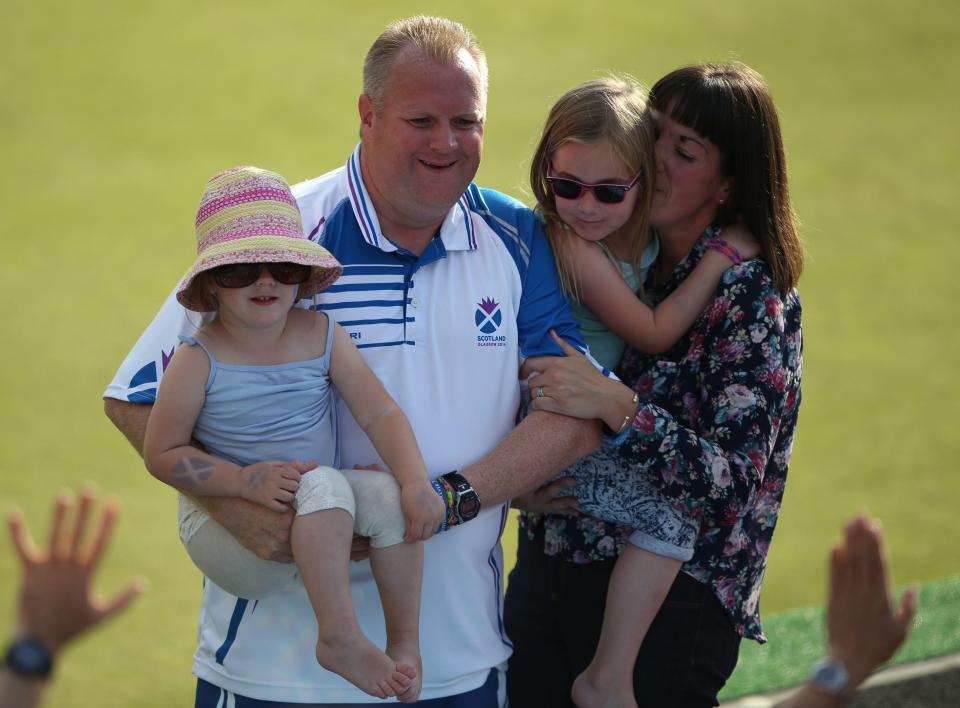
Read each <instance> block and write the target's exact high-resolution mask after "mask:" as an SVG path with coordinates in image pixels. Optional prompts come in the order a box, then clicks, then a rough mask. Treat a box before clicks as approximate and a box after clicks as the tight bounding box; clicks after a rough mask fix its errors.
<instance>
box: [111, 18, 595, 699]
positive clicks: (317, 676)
mask: <svg viewBox="0 0 960 708" xmlns="http://www.w3.org/2000/svg"><path fill="white" fill-rule="evenodd" d="M363 80H364V85H363V94H362V95H361V96H360V99H359V113H360V121H361V143H360V144H359V145H358V146H357V147H356V148H355V150H354V151H353V153H352V154H351V155H350V156H349V158H348V159H347V162H346V165H345V166H343V167H341V168H339V169H336V170H334V171H332V172H329V173H327V174H325V175H323V176H321V177H318V178H316V179H313V180H310V181H308V182H304V183H302V184H300V185H297V186H296V187H294V194H295V196H296V197H297V201H298V204H299V207H300V211H301V214H302V216H303V222H304V229H305V231H306V232H307V235H308V236H309V237H310V238H311V239H313V240H316V241H319V242H321V243H323V245H324V246H326V247H327V248H328V249H329V250H330V251H331V252H332V253H333V254H334V255H335V256H336V257H337V259H339V260H340V262H341V263H342V264H343V265H344V273H343V277H342V278H341V279H340V280H339V281H337V283H336V284H335V285H334V286H333V287H331V288H330V289H328V290H327V291H325V292H323V293H321V294H319V295H318V296H316V297H315V298H313V299H312V300H309V301H301V302H300V303H299V305H300V306H305V307H312V308H314V309H320V310H323V311H324V312H326V313H327V314H328V315H329V316H331V317H333V318H334V319H335V320H337V321H338V322H339V323H340V325H341V326H342V327H343V328H344V329H345V330H346V331H347V332H348V333H349V334H350V336H351V337H352V338H353V340H354V342H355V343H356V344H357V346H358V348H359V349H360V351H361V352H362V353H363V355H364V358H365V359H366V361H367V363H368V364H369V365H370V366H371V368H372V369H373V370H374V372H375V373H376V374H377V376H379V377H380V379H381V380H382V381H383V383H384V385H385V386H386V388H387V389H388V390H389V391H390V393H391V394H392V395H393V396H394V397H395V398H396V400H397V401H398V402H399V404H400V406H401V407H402V408H403V410H404V411H405V412H406V414H407V416H408V417H409V419H410V422H411V424H412V425H413V429H414V432H415V433H416V436H417V440H418V441H419V443H420V446H421V449H422V451H423V455H424V458H425V460H426V461H427V465H428V468H429V470H430V473H431V476H433V477H438V482H437V484H436V485H435V486H437V487H438V491H441V492H443V491H444V490H446V491H449V492H450V493H449V494H447V495H446V500H447V503H448V507H449V512H448V520H449V522H450V528H449V529H448V530H446V531H445V532H443V533H439V534H437V535H436V536H434V537H433V538H432V539H430V540H429V541H428V542H427V543H426V546H425V564H424V582H423V608H422V613H421V650H422V655H423V692H422V694H421V701H420V705H426V706H436V707H441V706H442V707H443V708H495V707H500V706H503V705H504V702H505V685H504V683H505V682H504V680H503V676H502V667H503V666H504V665H505V662H506V659H507V657H508V656H509V654H510V649H511V646H510V642H509V640H508V639H507V637H506V635H505V634H504V631H503V623H502V582H503V573H502V570H503V559H502V553H501V550H500V544H499V538H500V533H501V531H502V529H503V524H504V522H505V520H506V514H507V504H506V502H507V501H508V500H509V498H510V497H511V496H513V495H515V494H519V493H521V492H523V491H525V490H527V489H530V488H533V487H535V486H537V485H538V484H539V483H541V482H542V481H544V480H545V479H547V478H548V477H550V476H551V475H552V474H554V473H555V472H557V471H559V470H562V469H564V468H565V467H566V466H567V465H568V464H570V463H572V462H573V461H574V460H576V459H578V458H579V457H581V456H582V455H584V454H586V453H588V452H590V451H592V450H593V449H594V448H595V447H596V446H597V445H598V443H599V437H600V436H599V430H598V428H597V426H596V425H595V424H594V423H593V422H584V421H580V420H575V419H572V418H565V417H562V416H557V415H554V414H551V413H546V412H542V411H537V412H534V413H532V414H531V415H529V416H528V417H527V418H525V419H524V420H523V421H522V422H521V423H520V424H516V417H517V412H518V410H519V406H520V387H519V382H518V379H517V372H518V368H519V365H520V363H521V361H522V359H523V358H524V357H528V356H535V355H538V354H544V353H553V354H556V353H559V350H558V349H557V348H556V346H555V344H554V343H553V342H552V341H551V339H550V336H549V331H550V330H551V329H553V330H555V331H556V332H557V333H558V334H560V335H561V336H563V337H565V338H566V339H567V340H568V341H571V342H572V343H574V344H576V345H578V346H580V347H581V348H582V344H581V343H580V340H579V334H578V332H577V329H576V325H575V324H574V321H573V319H572V317H571V315H570V313H569V312H568V310H567V307H566V305H565V302H564V299H563V297H562V295H561V292H560V289H559V286H558V283H557V278H556V273H555V272H554V267H553V260H552V256H551V253H550V250H549V247H548V245H547V243H546V239H545V238H544V237H543V235H542V233H541V232H540V230H539V227H538V225H537V222H536V220H535V218H534V216H533V214H532V213H531V212H530V211H529V210H528V209H526V208H524V207H523V206H522V205H520V204H519V203H517V202H516V201H514V200H512V199H510V198H508V197H505V196H503V195H501V194H498V193H496V192H493V191H491V190H485V189H480V188H478V187H476V186H475V185H472V184H471V180H472V179H473V177H474V175H475V174H476V171H477V168H478V166H479V164H480V156H481V150H482V145H483V127H484V119H485V115H486V97H487V96H486V93H487V92H486V87H487V66H486V60H485V57H484V55H483V51H482V49H481V48H480V46H479V45H478V44H477V42H476V39H475V38H474V37H473V35H472V34H471V33H470V32H469V31H468V30H467V29H466V28H464V27H463V26H461V25H459V24H456V23H453V22H450V21H448V20H444V19H441V18H425V17H416V18H411V19H408V20H403V21H399V22H397V23H394V24H393V25H391V26H390V27H389V28H388V29H387V30H386V31H384V32H383V34H381V35H380V37H379V38H378V39H377V41H376V42H375V43H374V45H373V46H372V47H371V49H370V51H369V52H368V54H367V58H366V61H365V63H364V79H363ZM198 324H199V323H198V322H197V321H196V318H192V320H191V319H188V318H187V317H186V316H185V313H184V311H183V310H182V308H180V307H179V305H177V303H176V301H175V300H174V299H173V298H172V297H171V298H169V299H168V300H167V302H166V303H165V304H164V306H163V308H162V309H161V311H160V313H159V314H158V315H157V317H156V318H155V320H154V321H153V323H152V324H151V325H150V326H149V327H148V329H147V331H146V332H145V333H144V335H143V336H142V337H141V338H140V340H139V341H138V342H137V344H136V346H135V347H134V349H133V351H132V352H131V353H130V354H129V355H128V356H127V359H126V360H125V361H124V363H123V365H122V366H121V368H120V370H119V371H118V373H117V375H116V377H115V379H114V381H113V383H112V384H111V385H110V387H109V388H108V389H107V391H106V393H105V398H106V405H105V408H106V411H107V414H108V415H109V416H110V418H111V420H113V422H114V423H115V424H116V425H117V427H118V428H120V429H121V431H123V432H124V434H125V435H126V436H127V437H128V439H130V441H131V442H132V443H133V444H134V446H135V447H136V448H137V449H138V450H140V449H141V446H142V440H143V430H144V427H145V422H146V418H147V416H148V415H149V404H151V403H152V402H153V396H154V395H155V392H156V387H157V383H158V381H159V378H160V377H161V376H162V371H163V368H164V366H165V364H166V362H167V361H168V360H169V357H170V356H171V355H172V351H173V349H174V347H175V346H176V341H177V339H176V338H177V335H179V334H182V333H188V332H192V331H193V330H194V329H195V328H196V327H197V325H198ZM145 404H146V405H145ZM339 417H340V421H341V424H340V434H339V437H340V446H341V451H340V454H341V462H342V464H343V466H344V467H345V468H350V467H352V466H353V465H355V464H369V463H372V462H376V461H377V460H378V458H377V456H376V453H375V451H374V450H373V448H372V446H371V445H370V442H369V441H368V440H367V438H366V436H365V435H364V434H363V433H362V431H360V430H359V428H358V426H357V424H356V422H355V421H354V420H353V418H352V416H351V415H350V412H349V411H348V410H347V409H346V407H345V406H343V405H342V403H341V405H340V408H339ZM441 496H444V495H443V494H441ZM202 503H203V504H204V505H205V506H207V508H208V509H209V511H210V513H211V515H212V516H213V517H214V518H215V519H217V520H218V521H219V522H220V523H221V524H223V525H224V526H226V527H227V528H228V529H229V530H230V531H231V532H232V533H233V534H234V535H235V536H236V537H237V538H238V539H239V540H240V541H241V542H242V543H243V544H244V545H246V546H248V547H249V548H251V550H253V551H255V552H256V553H258V554H259V555H261V556H262V557H265V558H270V559H273V560H278V561H290V560H291V558H290V550H289V544H288V542H287V539H288V534H289V526H290V522H291V516H290V515H289V514H275V513H273V512H270V511H268V510H266V509H265V508H263V507H257V506H253V505H252V504H250V503H248V502H245V501H243V500H239V499H226V498H217V497H207V498H205V499H203V500H202ZM478 510H479V513H478ZM466 522H469V523H466ZM351 588H352V593H353V601H354V605H355V607H356V610H357V614H358V619H359V621H360V624H361V627H362V628H363V631H364V632H365V633H366V634H367V636H369V637H370V638H371V639H372V640H373V641H374V642H376V643H379V644H380V645H381V646H383V644H384V641H385V637H384V628H383V616H382V611H381V608H380V602H379V598H378V596H377V592H376V587H375V584H374V583H373V580H372V576H371V573H370V567H369V564H368V563H366V562H359V563H354V564H352V569H351ZM315 639H316V626H315V621H314V619H313V613H312V610H311V608H310V604H309V601H308V599H307V596H306V593H305V592H304V590H303V588H302V587H298V588H296V589H294V590H291V591H289V592H285V593H281V594H279V595H275V596H272V597H270V598H267V599H266V600H261V601H259V602H256V603H254V602H249V601H247V600H245V599H242V598H237V597H234V596H232V595H229V594H227V593H226V592H224V591H223V590H222V589H220V588H218V587H217V586H216V585H214V584H213V583H211V582H209V581H207V582H206V583H205V586H204V591H203V600H202V608H201V614H200V631H199V647H198V649H197V652H196V654H195V656H194V666H193V668H194V673H195V674H196V675H197V677H198V688H197V700H196V705H197V706H200V707H203V708H206V706H221V705H222V706H232V705H236V706H270V705H275V704H276V703H300V704H311V703H313V704H325V705H328V704H337V703H342V704H354V705H355V704H366V703H370V704H372V703H373V701H372V700H371V698H370V696H367V695H366V694H364V693H362V692H360V691H359V690H358V689H356V688H355V687H353V686H352V685H351V684H349V683H347V682H346V681H345V680H344V679H342V678H340V677H339V676H337V675H335V674H331V673H329V672H326V671H324V670H323V669H322V668H321V667H320V666H319V665H318V664H317V662H316V660H315V657H314V649H315V646H314V645H315ZM381 704H382V702H378V703H376V705H381Z"/></svg>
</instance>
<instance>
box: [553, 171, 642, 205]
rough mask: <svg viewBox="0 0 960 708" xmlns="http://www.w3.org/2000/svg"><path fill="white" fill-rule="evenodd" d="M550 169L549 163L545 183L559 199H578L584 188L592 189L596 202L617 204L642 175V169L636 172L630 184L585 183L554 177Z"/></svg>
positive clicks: (624, 197) (625, 196)
mask: <svg viewBox="0 0 960 708" xmlns="http://www.w3.org/2000/svg"><path fill="white" fill-rule="evenodd" d="M552 171H553V166H552V165H551V167H550V169H548V170H547V184H549V185H550V191H552V192H553V193H554V195H555V196H557V197H560V199H579V198H580V195H581V194H583V192H584V191H585V190H591V189H592V190H593V196H595V197H596V198H597V201H598V202H602V203H603V204H619V203H620V202H622V201H623V200H624V199H626V198H627V192H629V191H630V190H631V189H632V188H633V185H635V184H636V183H637V180H638V179H640V177H641V175H643V170H640V171H639V172H637V174H636V176H635V177H634V178H633V179H632V180H630V184H603V183H600V184H587V183H586V182H578V181H577V180H575V179H570V178H569V177H554V176H553V175H552V174H550V172H552Z"/></svg>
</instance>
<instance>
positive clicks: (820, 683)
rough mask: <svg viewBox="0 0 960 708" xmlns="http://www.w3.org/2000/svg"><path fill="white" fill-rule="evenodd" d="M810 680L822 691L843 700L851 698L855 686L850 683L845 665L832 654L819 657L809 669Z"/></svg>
mask: <svg viewBox="0 0 960 708" xmlns="http://www.w3.org/2000/svg"><path fill="white" fill-rule="evenodd" d="M810 682H811V683H812V684H813V685H814V686H816V687H817V688H819V689H820V690H821V691H823V692H824V693H829V694H830V695H831V696H836V697H837V698H841V699H843V700H845V701H849V700H851V699H852V698H853V694H854V692H855V691H856V687H855V686H851V685H850V675H849V674H848V673H847V669H846V667H844V665H843V664H842V663H841V662H840V660H839V659H835V658H834V657H832V656H828V657H826V658H823V659H821V660H820V661H818V662H817V663H816V664H814V665H813V668H812V669H810Z"/></svg>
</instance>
